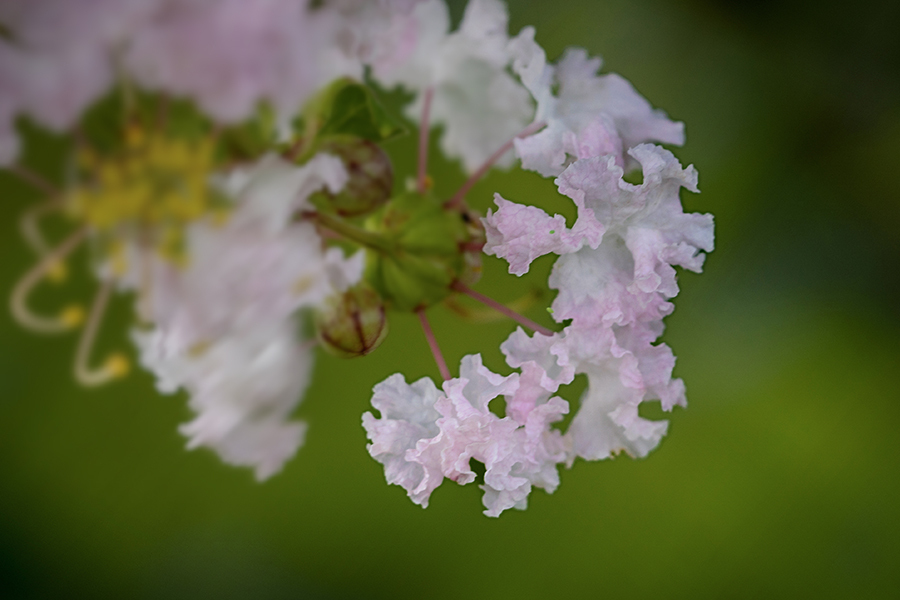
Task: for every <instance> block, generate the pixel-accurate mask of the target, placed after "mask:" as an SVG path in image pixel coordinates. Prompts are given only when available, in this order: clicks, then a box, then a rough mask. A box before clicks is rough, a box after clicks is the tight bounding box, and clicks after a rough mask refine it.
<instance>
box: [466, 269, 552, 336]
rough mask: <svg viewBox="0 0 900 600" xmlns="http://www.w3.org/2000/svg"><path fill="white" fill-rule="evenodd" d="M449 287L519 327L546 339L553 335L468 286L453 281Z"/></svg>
mask: <svg viewBox="0 0 900 600" xmlns="http://www.w3.org/2000/svg"><path fill="white" fill-rule="evenodd" d="M450 287H451V288H453V289H454V290H456V291H457V292H459V293H461V294H465V295H466V296H469V297H470V298H474V299H475V300H478V301H479V302H481V303H482V304H484V305H486V306H490V307H491V308H493V309H494V310H496V311H497V312H499V313H501V314H503V315H506V316H507V317H509V318H510V319H512V320H513V321H515V322H516V323H519V324H520V325H523V326H525V327H527V328H528V329H531V330H532V331H536V332H538V333H540V334H542V335H546V336H548V337H549V336H552V335H553V333H554V332H553V331H552V330H550V329H547V328H546V327H544V326H543V325H538V324H537V323H535V322H534V321H532V320H531V319H529V318H528V317H525V316H522V315H520V314H519V313H517V312H516V311H514V310H513V309H511V308H509V307H508V306H505V305H503V304H500V303H499V302H497V301H496V300H494V299H493V298H489V297H488V296H485V295H484V294H480V293H478V292H476V291H475V290H473V289H472V288H470V287H469V286H467V285H466V284H464V283H461V282H459V281H454V282H453V284H451V286H450Z"/></svg>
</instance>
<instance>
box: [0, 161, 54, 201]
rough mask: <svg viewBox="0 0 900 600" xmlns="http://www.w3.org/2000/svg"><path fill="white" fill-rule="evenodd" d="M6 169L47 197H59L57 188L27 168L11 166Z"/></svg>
mask: <svg viewBox="0 0 900 600" xmlns="http://www.w3.org/2000/svg"><path fill="white" fill-rule="evenodd" d="M8 169H9V172H10V173H12V174H14V175H17V176H18V177H19V178H20V179H21V180H22V181H24V182H26V183H28V184H29V185H31V186H32V187H34V188H36V189H38V190H40V191H41V192H43V193H45V194H47V195H48V196H59V195H60V190H59V188H58V187H56V186H55V185H53V184H52V183H50V181H49V180H47V179H46V178H44V177H43V176H41V175H39V174H38V173H37V172H35V171H32V170H31V169H29V168H28V167H26V166H23V165H12V166H10V167H8Z"/></svg>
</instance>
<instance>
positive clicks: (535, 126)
mask: <svg viewBox="0 0 900 600" xmlns="http://www.w3.org/2000/svg"><path fill="white" fill-rule="evenodd" d="M546 125H547V124H546V123H544V122H543V121H537V122H536V123H532V124H531V125H529V126H528V127H526V128H525V129H523V130H522V132H521V133H519V134H518V135H516V136H515V137H514V138H512V139H511V140H509V141H508V142H506V143H505V144H503V145H502V146H501V147H500V149H499V150H497V151H496V152H494V153H493V154H491V155H490V156H489V157H488V159H487V160H486V161H484V163H483V164H482V165H481V166H480V167H478V170H476V171H475V172H474V173H472V175H471V177H469V178H468V179H467V180H466V182H465V183H464V184H462V187H461V188H459V191H458V192H456V193H455V194H453V197H452V198H450V199H449V200H447V202H445V203H444V207H446V208H455V207H456V206H459V205H460V204H461V203H462V201H463V198H465V197H466V194H468V193H469V190H470V189H472V186H473V185H475V184H476V183H478V180H479V179H481V178H482V177H484V174H485V173H487V172H488V171H489V170H490V168H491V167H493V166H494V163H495V162H497V161H498V160H500V158H501V157H502V156H503V155H504V154H506V153H507V152H508V151H509V149H510V148H512V147H513V144H514V143H515V141H516V140H518V139H521V138H523V137H528V136H529V135H531V134H532V133H535V132H537V131H539V130H541V129H543V128H544V127H546Z"/></svg>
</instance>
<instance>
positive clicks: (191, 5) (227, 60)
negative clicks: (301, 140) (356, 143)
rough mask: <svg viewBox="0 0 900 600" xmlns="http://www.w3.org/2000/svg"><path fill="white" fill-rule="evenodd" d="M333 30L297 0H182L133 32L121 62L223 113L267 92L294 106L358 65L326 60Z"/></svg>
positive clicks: (156, 84)
mask: <svg viewBox="0 0 900 600" xmlns="http://www.w3.org/2000/svg"><path fill="white" fill-rule="evenodd" d="M336 30H337V20H336V19H335V18H334V16H333V15H332V14H330V13H329V12H327V11H318V12H311V11H309V10H307V8H306V3H304V2H297V1H295V0H215V1H210V0H178V1H177V2H173V3H170V4H168V5H166V6H164V7H163V8H162V9H161V10H159V11H157V12H156V13H155V14H154V15H153V17H152V19H150V21H149V22H147V23H146V24H145V25H144V26H142V27H140V28H139V29H137V30H136V31H135V32H134V34H133V37H132V39H131V40H130V44H129V46H128V48H127V50H126V52H125V54H124V63H125V65H126V66H127V68H128V70H129V72H130V73H131V74H132V76H133V77H135V79H136V80H137V81H138V82H139V83H140V84H141V85H143V86H145V87H147V88H149V89H160V90H165V91H168V92H170V93H173V94H177V95H184V96H188V97H191V98H193V99H194V100H196V101H197V103H198V104H199V105H200V106H201V107H202V108H203V109H204V110H206V111H207V112H208V113H209V114H210V115H211V116H213V117H214V118H216V119H218V120H221V121H225V122H234V121H238V120H241V119H244V118H246V117H248V116H250V114H251V113H252V112H253V110H255V109H256V107H257V104H258V103H259V102H260V101H262V100H268V101H269V102H271V103H272V105H273V106H274V107H275V109H276V111H278V112H279V113H281V114H293V113H294V112H296V111H297V110H298V109H299V108H300V107H301V105H302V102H303V101H304V100H305V99H306V98H307V97H308V96H309V95H310V94H312V93H313V92H314V91H315V90H316V89H317V88H319V87H320V86H321V85H323V84H325V83H327V82H328V81H330V80H332V79H334V78H336V77H339V76H341V75H345V74H353V75H358V74H360V73H361V71H360V70H359V69H360V68H361V66H360V67H356V68H353V69H352V70H353V71H354V72H353V73H349V72H348V69H351V66H350V65H348V64H345V65H338V64H337V63H336V62H334V61H332V60H329V58H331V56H330V52H331V51H332V50H333V46H334V45H335V44H336V39H335V35H336Z"/></svg>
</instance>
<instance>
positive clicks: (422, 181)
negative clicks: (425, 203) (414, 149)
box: [416, 87, 434, 194]
mask: <svg viewBox="0 0 900 600" xmlns="http://www.w3.org/2000/svg"><path fill="white" fill-rule="evenodd" d="M433 99H434V88H432V87H429V88H428V89H426V90H425V97H424V98H423V100H422V119H421V121H420V122H419V168H418V177H417V178H416V189H418V191H419V193H420V194H424V193H425V192H427V191H428V133H429V131H430V129H429V128H430V121H431V101H432V100H433Z"/></svg>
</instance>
